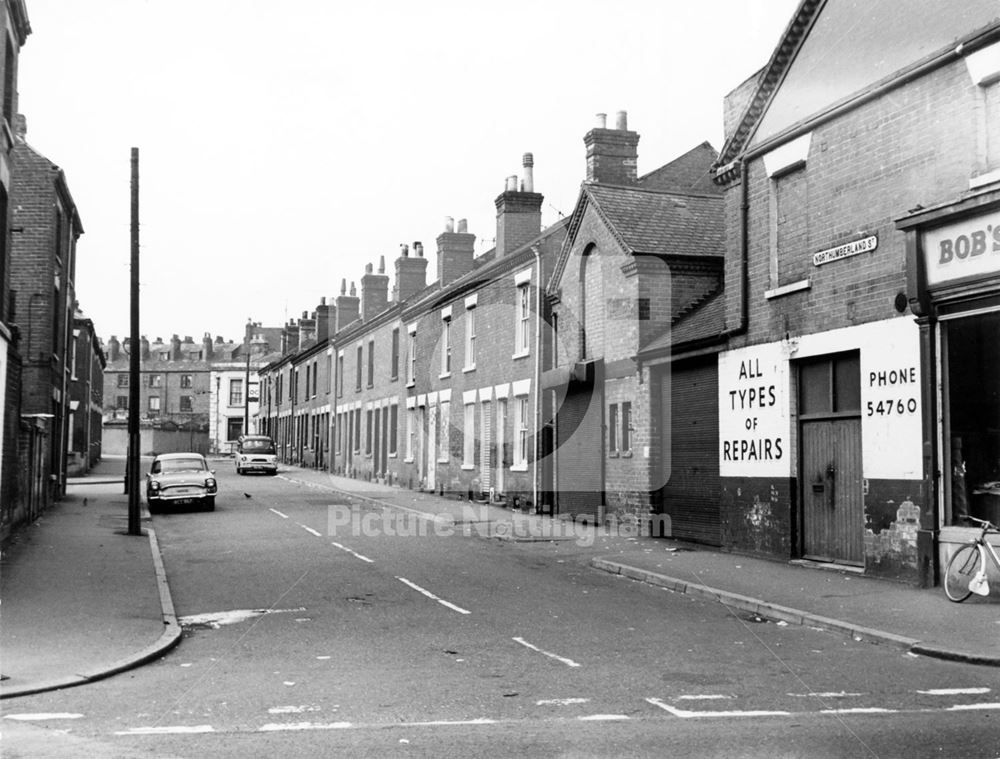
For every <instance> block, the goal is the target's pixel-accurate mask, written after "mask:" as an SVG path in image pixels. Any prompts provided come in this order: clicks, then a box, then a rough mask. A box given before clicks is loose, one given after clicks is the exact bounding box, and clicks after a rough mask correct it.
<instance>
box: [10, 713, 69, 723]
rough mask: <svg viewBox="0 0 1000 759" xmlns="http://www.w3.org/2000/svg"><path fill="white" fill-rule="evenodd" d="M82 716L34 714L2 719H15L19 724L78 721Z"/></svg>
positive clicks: (15, 715) (12, 715) (14, 715)
mask: <svg viewBox="0 0 1000 759" xmlns="http://www.w3.org/2000/svg"><path fill="white" fill-rule="evenodd" d="M82 716H83V715H82V714H76V713H75V712H36V713H34V714H5V715H3V718H4V719H16V720H18V721H19V722H39V721H42V720H47V719H80V718H81V717H82Z"/></svg>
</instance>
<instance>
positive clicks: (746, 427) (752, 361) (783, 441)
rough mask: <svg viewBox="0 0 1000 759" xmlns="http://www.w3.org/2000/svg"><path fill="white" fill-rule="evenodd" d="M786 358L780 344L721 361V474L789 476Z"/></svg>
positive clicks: (728, 355)
mask: <svg viewBox="0 0 1000 759" xmlns="http://www.w3.org/2000/svg"><path fill="white" fill-rule="evenodd" d="M788 387H789V380H788V356H787V353H786V352H785V350H784V349H783V346H782V345H781V344H777V343H772V344H770V345H758V346H754V347H752V348H745V349H741V350H735V351H730V352H728V353H724V354H722V355H720V356H719V474H720V475H722V476H723V477H784V476H788V475H789V474H790V473H791V468H790V464H789V462H790V461H791V457H792V451H791V443H790V440H789V416H788V397H787V395H788Z"/></svg>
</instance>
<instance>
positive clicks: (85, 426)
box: [66, 311, 107, 477]
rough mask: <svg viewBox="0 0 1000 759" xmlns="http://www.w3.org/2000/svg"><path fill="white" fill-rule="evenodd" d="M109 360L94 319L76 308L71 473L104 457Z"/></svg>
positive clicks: (68, 450)
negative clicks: (106, 374)
mask: <svg viewBox="0 0 1000 759" xmlns="http://www.w3.org/2000/svg"><path fill="white" fill-rule="evenodd" d="M105 366H107V360H106V358H105V356H104V349H103V348H102V347H101V341H100V339H99V338H98V337H97V333H96V332H95V331H94V323H93V322H92V321H91V320H90V319H88V318H87V317H85V316H84V315H83V314H82V313H80V312H79V311H77V313H76V316H74V318H73V343H72V346H71V348H70V382H69V410H70V420H69V440H68V441H67V445H66V455H67V457H68V461H67V472H68V474H69V476H71V477H73V476H79V475H81V474H84V473H86V472H87V471H88V470H89V469H90V468H91V467H92V466H93V465H94V464H96V463H97V462H98V461H100V460H101V452H102V427H103V421H104V367H105Z"/></svg>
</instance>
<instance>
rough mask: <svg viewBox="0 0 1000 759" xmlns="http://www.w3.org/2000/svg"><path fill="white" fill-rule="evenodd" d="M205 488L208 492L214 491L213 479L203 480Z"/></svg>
mask: <svg viewBox="0 0 1000 759" xmlns="http://www.w3.org/2000/svg"><path fill="white" fill-rule="evenodd" d="M205 487H206V488H208V489H209V490H215V478H214V477H209V478H207V479H206V480H205Z"/></svg>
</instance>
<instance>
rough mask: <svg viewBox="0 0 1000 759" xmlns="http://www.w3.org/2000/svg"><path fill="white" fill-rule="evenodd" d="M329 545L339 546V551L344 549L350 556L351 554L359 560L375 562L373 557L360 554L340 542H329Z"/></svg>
mask: <svg viewBox="0 0 1000 759" xmlns="http://www.w3.org/2000/svg"><path fill="white" fill-rule="evenodd" d="M330 545H332V546H333V547H334V548H339V549H340V550H341V551H346V552H347V553H349V554H351V556H353V557H354V558H356V559H361V561H367V562H368V563H369V564H374V563H375V559H369V558H368V557H367V556H362V555H361V554H360V553H358V552H357V551H352V550H351V549H350V548H348V547H347V546H344V545H341V544H340V543H330Z"/></svg>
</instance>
